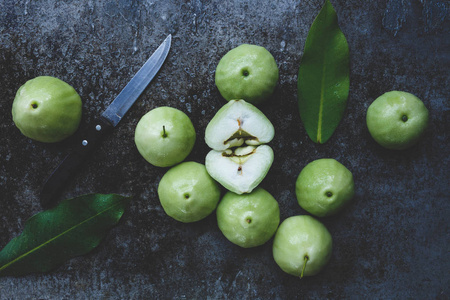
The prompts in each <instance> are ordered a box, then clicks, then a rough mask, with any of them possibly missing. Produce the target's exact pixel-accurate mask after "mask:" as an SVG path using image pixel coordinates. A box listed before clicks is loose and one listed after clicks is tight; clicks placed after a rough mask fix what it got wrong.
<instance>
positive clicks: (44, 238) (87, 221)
mask: <svg viewBox="0 0 450 300" xmlns="http://www.w3.org/2000/svg"><path fill="white" fill-rule="evenodd" d="M128 199H129V198H126V197H123V196H120V195H114V194H108V195H102V194H90V195H84V196H80V197H77V198H73V199H68V200H64V201H62V202H61V203H60V204H59V205H58V206H56V207H54V208H52V209H50V210H47V211H43V212H40V213H38V214H36V215H34V216H33V217H31V218H30V219H29V220H28V221H27V222H26V223H25V228H24V230H23V232H22V234H21V235H19V236H18V237H16V238H14V239H12V240H11V241H10V242H9V243H8V244H7V245H6V246H5V248H4V249H3V250H2V251H1V252H0V276H11V275H12V276H21V275H25V274H29V273H36V272H47V271H49V270H51V269H53V268H55V267H57V266H59V265H61V264H62V263H63V262H65V261H66V260H68V259H70V258H73V257H75V256H79V255H83V254H86V253H88V252H89V251H91V250H93V249H94V248H95V247H97V245H98V244H99V243H100V241H101V240H102V238H103V236H104V235H105V234H106V232H107V231H108V230H109V229H110V228H111V227H112V226H114V225H115V224H117V222H118V221H119V220H120V218H121V217H122V215H123V213H124V210H125V206H126V204H127V202H128Z"/></svg>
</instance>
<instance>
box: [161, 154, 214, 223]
mask: <svg viewBox="0 0 450 300" xmlns="http://www.w3.org/2000/svg"><path fill="white" fill-rule="evenodd" d="M158 196H159V200H160V202H161V205H162V207H163V209H164V211H165V212H166V214H167V215H169V216H170V217H172V218H174V219H175V220H177V221H180V222H183V223H190V222H196V221H199V220H201V219H204V218H206V217H207V216H208V215H210V214H211V213H212V212H213V211H214V209H216V207H217V203H218V202H219V200H220V188H219V184H218V183H217V182H215V181H214V180H213V179H212V178H211V176H209V174H208V172H206V168H205V166H204V165H202V164H200V163H197V162H192V161H189V162H183V163H181V164H178V165H176V166H175V167H172V168H170V169H169V171H167V172H166V174H164V176H163V177H162V178H161V181H160V182H159V185H158Z"/></svg>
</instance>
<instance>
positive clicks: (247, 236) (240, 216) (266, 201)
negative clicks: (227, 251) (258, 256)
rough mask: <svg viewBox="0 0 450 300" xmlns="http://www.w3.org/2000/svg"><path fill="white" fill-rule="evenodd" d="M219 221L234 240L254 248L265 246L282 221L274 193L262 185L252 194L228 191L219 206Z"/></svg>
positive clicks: (241, 244)
mask: <svg viewBox="0 0 450 300" xmlns="http://www.w3.org/2000/svg"><path fill="white" fill-rule="evenodd" d="M216 214H217V224H218V226H219V228H220V230H221V231H222V233H223V234H224V235H225V237H226V238H227V239H228V240H229V241H230V242H232V243H234V244H236V245H238V246H240V247H243V248H251V247H256V246H260V245H263V244H264V243H266V242H267V241H268V240H269V239H270V238H271V237H272V236H273V235H274V234H275V232H276V230H277V228H278V225H279V224H280V209H279V206H278V202H277V201H276V200H275V198H273V196H272V195H271V194H270V193H269V192H267V191H266V190H264V189H262V188H257V189H255V190H254V191H253V192H251V193H249V194H241V195H238V194H235V193H233V192H227V193H226V194H225V195H224V197H223V198H222V200H221V201H220V203H219V205H218V206H217V211H216Z"/></svg>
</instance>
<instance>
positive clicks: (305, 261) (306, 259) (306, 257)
mask: <svg viewBox="0 0 450 300" xmlns="http://www.w3.org/2000/svg"><path fill="white" fill-rule="evenodd" d="M308 260H309V257H308V255H305V258H304V262H303V269H302V273H301V274H300V279H302V278H303V273H304V272H305V268H306V263H307V262H308Z"/></svg>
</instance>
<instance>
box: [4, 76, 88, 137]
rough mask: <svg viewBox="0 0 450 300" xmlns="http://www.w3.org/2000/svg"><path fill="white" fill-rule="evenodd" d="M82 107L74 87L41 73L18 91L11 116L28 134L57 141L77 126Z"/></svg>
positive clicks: (18, 126)
mask: <svg viewBox="0 0 450 300" xmlns="http://www.w3.org/2000/svg"><path fill="white" fill-rule="evenodd" d="M81 108H82V102H81V98H80V96H79V95H78V93H77V92H76V91H75V89H74V88H73V87H71V86H70V85H69V84H67V83H66V82H64V81H62V80H60V79H58V78H55V77H51V76H39V77H36V78H34V79H31V80H28V81H27V82H26V83H25V84H24V85H22V86H21V87H20V88H19V90H18V91H17V93H16V97H15V98H14V102H13V105H12V117H13V121H14V123H15V124H16V126H17V128H19V130H20V132H22V134H23V135H25V136H26V137H29V138H31V139H33V140H36V141H40V142H44V143H55V142H59V141H61V140H63V139H65V138H67V137H69V136H70V135H72V134H73V133H74V132H75V131H76V130H77V129H78V126H79V124H80V120H81Z"/></svg>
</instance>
